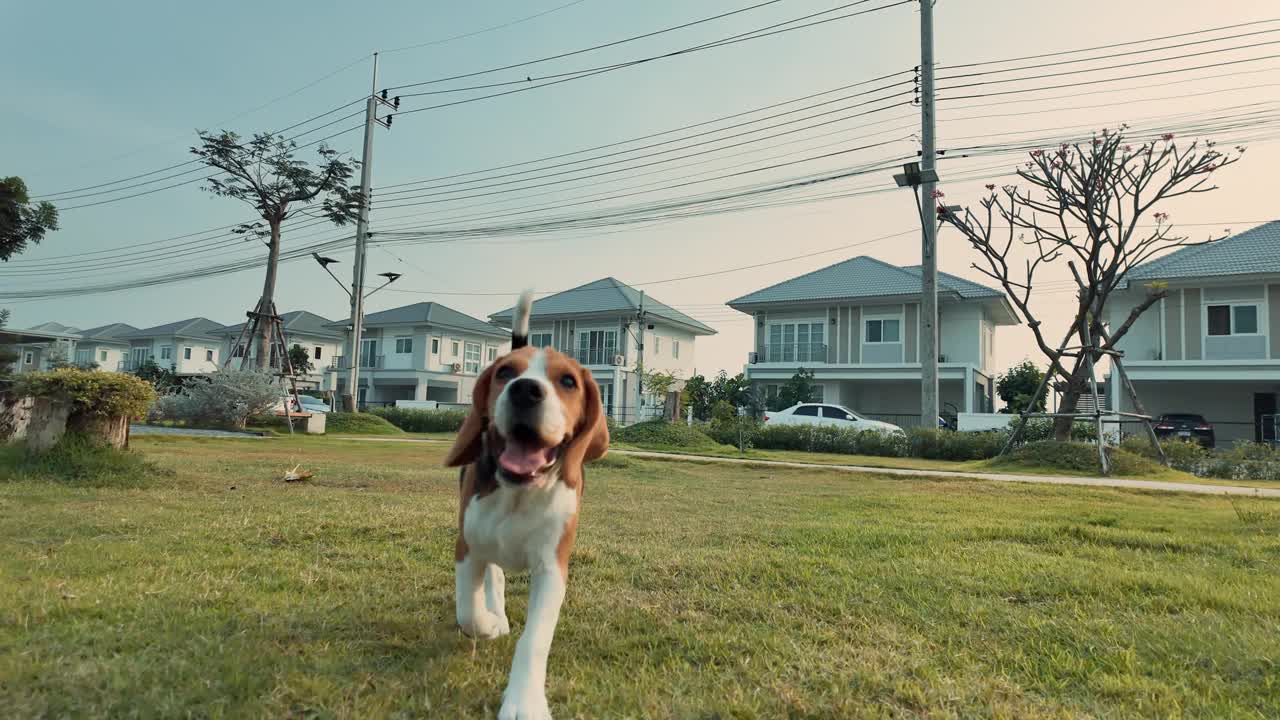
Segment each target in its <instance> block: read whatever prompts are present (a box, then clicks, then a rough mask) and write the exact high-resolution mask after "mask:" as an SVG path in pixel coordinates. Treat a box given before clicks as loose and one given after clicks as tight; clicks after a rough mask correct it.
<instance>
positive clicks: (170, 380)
mask: <svg viewBox="0 0 1280 720" xmlns="http://www.w3.org/2000/svg"><path fill="white" fill-rule="evenodd" d="M133 374H134V375H136V376H138V377H140V378H142V379H143V380H146V381H147V382H149V383H151V386H152V387H154V388H155V389H156V392H158V393H160V394H161V395H167V394H170V393H174V392H177V391H178V390H180V389H181V388H182V386H183V382H182V379H181V378H179V377H178V374H177V373H176V372H174V371H173V368H172V367H168V368H163V367H160V366H159V365H157V364H156V361H155V360H152V359H150V358H148V359H147V361H146V362H144V363H142V365H140V366H139V367H138V368H137V369H136V370H134V371H133Z"/></svg>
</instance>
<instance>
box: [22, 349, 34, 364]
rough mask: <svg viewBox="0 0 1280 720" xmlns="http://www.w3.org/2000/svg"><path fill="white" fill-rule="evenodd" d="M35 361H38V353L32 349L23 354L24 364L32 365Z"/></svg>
mask: <svg viewBox="0 0 1280 720" xmlns="http://www.w3.org/2000/svg"><path fill="white" fill-rule="evenodd" d="M35 361H36V354H35V353H34V352H32V351H30V350H28V351H27V353H26V354H25V355H23V356H22V364H23V365H31V364H32V363H34V362H35Z"/></svg>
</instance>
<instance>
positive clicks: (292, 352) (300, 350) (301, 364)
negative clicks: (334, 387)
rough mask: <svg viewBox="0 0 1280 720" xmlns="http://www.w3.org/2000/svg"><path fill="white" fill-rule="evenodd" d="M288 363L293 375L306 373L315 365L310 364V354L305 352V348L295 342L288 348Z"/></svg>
mask: <svg viewBox="0 0 1280 720" xmlns="http://www.w3.org/2000/svg"><path fill="white" fill-rule="evenodd" d="M289 365H291V366H292V367H293V374H294V375H306V374H307V373H309V372H311V370H312V368H313V367H315V366H314V365H312V364H311V356H310V355H308V354H307V349H306V348H304V347H302V346H301V345H299V344H297V343H294V344H293V347H291V348H289Z"/></svg>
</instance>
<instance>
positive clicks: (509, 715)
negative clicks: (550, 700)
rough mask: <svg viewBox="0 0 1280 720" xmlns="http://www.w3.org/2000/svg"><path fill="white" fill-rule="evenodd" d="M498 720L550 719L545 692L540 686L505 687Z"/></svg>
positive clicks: (549, 709)
mask: <svg viewBox="0 0 1280 720" xmlns="http://www.w3.org/2000/svg"><path fill="white" fill-rule="evenodd" d="M498 720H551V708H550V707H548V706H547V694H546V692H545V691H544V690H543V689H542V688H516V687H512V686H508V687H507V691H506V692H505V693H503V695H502V709H501V710H499V711H498Z"/></svg>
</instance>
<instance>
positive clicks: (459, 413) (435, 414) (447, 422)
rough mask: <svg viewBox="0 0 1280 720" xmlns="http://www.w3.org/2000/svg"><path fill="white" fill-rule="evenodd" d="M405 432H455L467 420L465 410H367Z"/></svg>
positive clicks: (389, 408)
mask: <svg viewBox="0 0 1280 720" xmlns="http://www.w3.org/2000/svg"><path fill="white" fill-rule="evenodd" d="M369 414H370V415H377V416H378V417H380V418H382V419H384V420H386V421H387V422H389V423H391V424H392V425H395V426H396V427H398V428H400V429H401V430H404V431H405V432H420V433H427V432H457V431H458V430H461V429H462V421H464V420H466V419H467V411H466V410H415V409H412V408H399V407H383V408H374V409H372V410H369Z"/></svg>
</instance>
